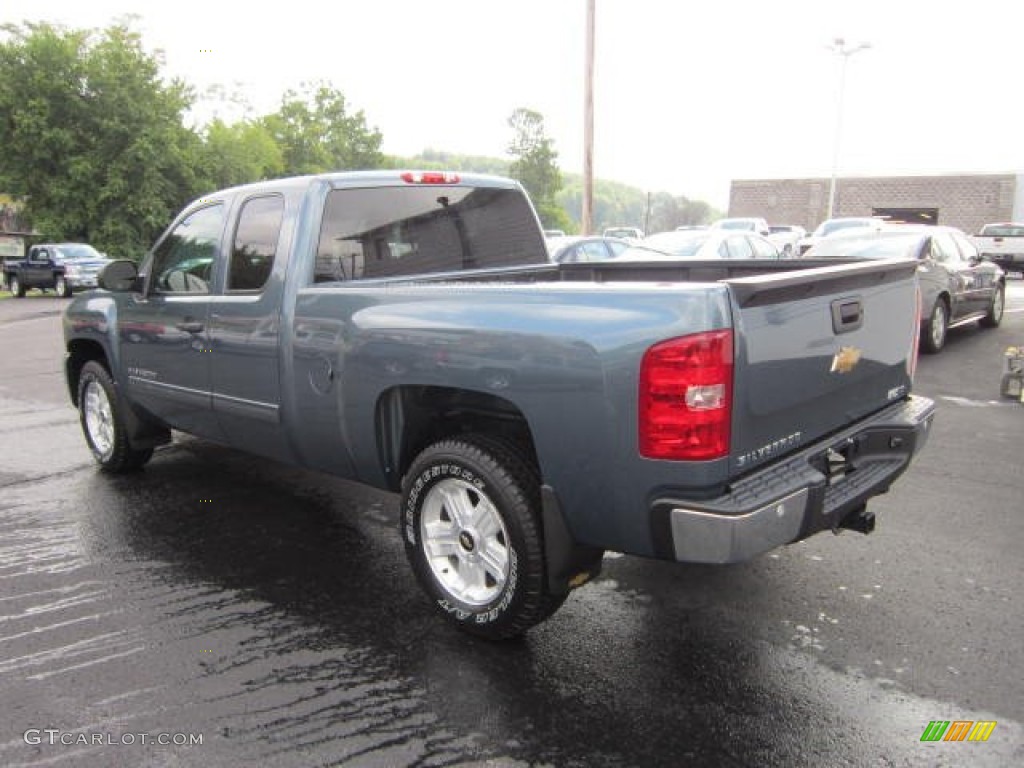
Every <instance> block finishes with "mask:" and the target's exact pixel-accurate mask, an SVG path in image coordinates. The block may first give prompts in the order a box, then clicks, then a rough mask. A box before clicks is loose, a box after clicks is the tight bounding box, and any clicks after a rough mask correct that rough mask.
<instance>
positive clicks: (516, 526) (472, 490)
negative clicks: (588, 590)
mask: <svg viewBox="0 0 1024 768" xmlns="http://www.w3.org/2000/svg"><path fill="white" fill-rule="evenodd" d="M539 486H540V484H539V481H538V479H537V474H536V471H535V470H534V469H533V467H532V466H531V465H530V464H529V463H528V462H527V461H526V460H525V459H524V458H523V457H522V455H521V454H520V453H519V451H517V450H516V449H515V448H514V447H512V446H511V445H509V444H507V443H504V442H500V441H497V440H491V439H489V438H486V437H483V436H479V435H466V436H460V437H457V438H452V439H449V440H443V441H441V442H438V443H435V444H434V445H431V446H430V447H428V448H427V449H426V450H424V451H423V452H422V453H421V454H420V455H419V456H418V457H417V458H416V460H415V461H414V462H413V464H412V467H411V468H410V469H409V472H408V474H407V475H406V476H405V480H404V481H403V484H402V535H403V538H404V539H405V549H406V555H407V556H408V558H409V562H410V563H411V564H412V567H413V570H414V571H415V573H416V577H417V579H418V580H419V582H420V584H421V586H422V587H423V588H424V590H425V591H426V592H427V594H428V595H430V597H431V599H432V600H433V602H434V604H435V605H436V606H437V607H438V608H439V609H440V610H441V612H442V613H443V614H444V615H445V616H446V617H447V618H448V619H449V620H450V621H452V622H454V623H455V624H456V625H457V626H458V627H459V628H460V629H463V630H465V631H467V632H470V633H472V634H474V635H479V636H482V637H486V638H489V639H492V640H500V639H505V638H510V637H515V636H517V635H520V634H522V633H523V632H525V631H526V630H527V629H529V628H530V627H532V626H533V625H535V624H538V623H539V622H541V621H543V620H544V619H546V618H547V617H548V616H550V615H551V614H552V613H554V612H555V611H556V610H557V609H558V607H559V606H560V605H561V604H562V602H564V600H565V597H566V596H565V595H558V594H552V593H550V591H549V590H548V588H547V582H546V579H545V572H546V563H545V559H544V545H543V541H542V537H541V526H540V487H539Z"/></svg>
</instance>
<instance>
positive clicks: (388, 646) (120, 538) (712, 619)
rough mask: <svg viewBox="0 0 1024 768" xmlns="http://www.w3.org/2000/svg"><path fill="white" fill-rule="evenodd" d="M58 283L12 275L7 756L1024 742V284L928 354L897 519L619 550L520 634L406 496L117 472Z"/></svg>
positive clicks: (865, 756)
mask: <svg viewBox="0 0 1024 768" xmlns="http://www.w3.org/2000/svg"><path fill="white" fill-rule="evenodd" d="M62 306H63V304H62V303H60V302H59V301H58V300H56V299H51V298H47V297H42V296H37V295H34V294H30V296H29V297H28V298H26V299H23V300H12V299H0V414H2V415H3V417H2V418H0V692H2V697H0V765H4V766H18V765H40V766H41V765H46V766H115V765H124V766H235V765H240V766H250V765H259V766H261V768H271V767H273V766H320V765H325V766H326V765H352V766H406V765H409V766H468V765H492V766H526V765H538V766H581V767H582V766H587V767H589V766H680V765H719V766H733V765H735V766H747V765H749V766H765V765H779V766H803V765H806V766H903V765H908V766H961V765H972V766H973V765H990V766H1009V765H1013V764H1018V765H1019V764H1024V730H1022V727H1021V723H1022V722H1024V682H1022V681H1024V674H1022V672H1021V669H1022V666H1024V664H1022V663H1024V631H1022V630H1024V612H1022V607H1021V598H1020V592H1021V584H1022V577H1024V554H1022V544H1024V405H1020V404H1016V403H1013V402H1010V401H1001V400H1000V399H999V395H998V386H999V373H1000V367H1001V355H1002V351H1003V350H1004V349H1005V348H1006V347H1007V346H1008V345H1010V344H1012V343H1016V344H1024V283H1022V282H1021V281H1020V280H1014V281H1012V282H1011V291H1010V294H1009V296H1008V308H1009V310H1011V311H1010V312H1008V314H1007V315H1006V319H1005V320H1004V323H1003V325H1002V327H1000V328H999V329H996V330H994V331H982V330H979V329H977V328H974V327H969V328H965V329H961V330H958V331H954V332H952V334H951V338H950V341H949V346H948V348H947V349H946V351H945V352H944V353H943V354H942V355H940V356H938V357H923V358H922V360H921V362H920V365H919V369H918V375H917V390H918V391H919V392H921V393H922V394H925V395H928V396H930V397H933V398H935V399H936V400H937V401H938V403H939V408H940V410H939V415H938V418H937V421H936V423H935V429H934V432H933V434H932V437H931V441H930V443H929V445H928V446H927V448H926V450H925V452H924V453H923V454H921V455H920V456H919V457H918V459H917V461H916V463H915V464H914V466H913V467H912V468H911V470H910V471H909V472H908V473H907V474H906V475H904V477H903V478H902V479H901V480H900V481H899V482H898V484H897V486H896V487H895V488H894V489H893V491H892V492H891V493H890V494H888V495H887V496H884V497H881V498H879V499H876V500H875V501H874V502H873V503H872V504H871V506H870V508H871V509H872V510H873V511H874V512H875V513H876V514H877V515H878V530H877V531H876V532H875V533H874V534H872V535H871V536H861V535H859V534H855V533H844V534H843V535H841V536H832V535H830V534H823V535H819V536H816V537H813V538H811V539H810V540H808V541H805V542H802V543H800V544H797V545H794V546H791V547H787V548H784V549H781V550H778V551H776V552H774V553H772V554H770V555H767V556H763V557H761V558H758V559H756V560H754V561H752V562H750V563H747V564H743V565H738V566H729V567H710V566H686V565H676V564H671V563H661V562H654V561H646V560H641V559H637V558H631V557H614V556H611V557H609V558H608V559H607V560H606V562H605V568H604V573H603V574H602V576H601V578H600V579H599V580H598V581H596V582H595V583H593V584H590V585H588V586H586V587H584V588H583V589H581V590H579V591H577V592H576V593H574V595H573V596H572V597H571V598H570V599H569V601H568V603H567V604H566V605H565V607H564V608H563V609H562V610H561V611H560V612H559V613H557V614H556V615H555V616H554V618H552V619H551V620H550V621H548V622H547V623H546V624H544V625H542V626H541V627H538V628H537V629H535V630H533V631H532V632H531V633H530V634H529V635H528V636H527V637H526V638H525V639H523V640H522V641H519V642H515V643H509V644H488V643H485V642H481V641H477V640H474V639H471V638H468V637H465V636H463V635H461V634H460V633H458V632H457V631H456V630H454V629H452V628H450V627H449V626H448V625H447V624H445V623H444V622H443V621H442V620H441V619H439V618H438V617H437V616H436V615H435V614H434V612H433V609H432V608H431V606H430V605H429V604H428V602H427V600H426V599H425V598H424V596H423V595H422V593H421V592H420V591H419V589H418V588H417V586H416V585H415V583H414V579H413V577H412V575H411V573H410V571H409V569H408V567H407V564H406V561H405V557H404V552H403V550H402V544H401V541H400V539H399V537H398V534H397V531H396V518H397V504H396V498H395V497H393V496H389V495H386V494H381V493H377V492H373V491H369V490H367V489H364V488H361V487H359V486H356V485H354V484H351V483H347V482H344V481H339V480H337V479H333V478H330V477H326V476H323V475H318V474H313V473H309V472H304V471H300V470H296V469H292V468H289V467H285V466H282V465H278V464H274V463H272V462H269V461H264V460H262V459H255V458H252V457H249V456H247V455H244V454H242V453H238V452H235V451H231V450H228V449H225V448H221V447H218V446H215V445H212V444H209V443H205V442H201V441H197V440H193V439H190V438H186V437H179V438H178V439H177V440H176V441H175V443H174V444H173V445H171V446H168V447H167V448H165V449H162V450H160V451H159V452H158V453H157V455H156V457H155V458H154V459H153V461H152V462H151V463H150V464H149V465H148V466H147V467H146V468H145V469H144V470H143V471H141V472H139V473H137V474H133V475H130V476H122V477H108V476H105V475H102V474H100V473H98V472H97V471H96V470H95V468H94V465H93V463H92V460H91V458H90V456H89V454H88V452H87V450H86V447H85V444H84V442H83V440H82V437H81V435H80V432H79V428H78V423H77V414H76V413H75V411H74V410H73V409H72V408H71V406H70V404H69V403H68V401H67V397H66V394H65V391H64V384H63V378H62V373H61V355H62V352H61V338H60V317H59V312H60V310H61V308H62ZM932 720H950V721H954V720H972V721H978V720H990V721H997V722H998V725H997V726H996V727H995V730H994V731H993V732H992V735H991V737H990V739H989V740H988V741H987V742H984V743H967V742H938V743H922V742H921V741H920V738H921V735H922V733H923V731H924V729H925V728H926V726H927V725H928V723H929V722H930V721H932ZM47 730H49V731H50V733H47ZM26 732H27V733H26ZM196 736H201V739H202V743H201V744H195V743H193V744H188V743H185V744H176V743H174V742H181V741H185V742H187V741H189V740H190V739H191V740H193V741H194V740H195V737H196ZM143 741H145V742H146V743H142V742H143ZM157 741H170V742H172V743H171V744H160V743H155V742H157ZM110 742H113V743H110Z"/></svg>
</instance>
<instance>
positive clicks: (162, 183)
mask: <svg viewBox="0 0 1024 768" xmlns="http://www.w3.org/2000/svg"><path fill="white" fill-rule="evenodd" d="M0 29H2V33H0V147H2V148H3V151H0V189H3V190H4V191H5V192H8V193H10V194H13V195H14V196H16V197H18V198H19V199H21V200H23V201H24V206H25V208H24V210H25V214H26V216H27V217H28V219H29V221H30V222H31V223H32V224H33V226H34V227H35V228H36V229H37V230H38V231H40V232H42V233H44V234H45V235H46V236H47V237H50V238H54V239H68V240H85V241H88V242H91V243H93V244H94V245H96V246H97V247H99V248H100V249H101V250H106V251H109V252H111V253H113V254H116V255H118V256H138V255H139V254H141V253H142V252H144V251H145V249H146V248H147V247H148V246H149V245H150V244H151V242H152V240H153V238H154V237H155V235H156V234H157V233H158V232H159V231H160V230H161V229H162V228H163V227H164V226H166V224H167V221H168V220H169V219H170V217H171V216H172V215H173V214H174V213H175V212H176V211H177V210H178V209H179V208H180V207H181V205H182V204H183V203H184V202H185V201H187V200H188V199H189V198H190V197H192V196H194V195H195V194H197V192H198V189H197V187H198V182H199V179H197V177H196V174H195V168H196V161H197V155H198V152H199V150H200V141H199V137H198V136H196V134H195V133H194V132H192V131H190V130H188V129H187V128H185V127H184V124H183V119H182V118H183V115H184V113H185V111H186V110H187V109H188V107H189V106H190V104H191V98H192V94H191V91H190V89H189V88H188V87H187V86H186V85H185V84H184V83H183V82H181V81H179V80H171V81H170V82H165V81H164V80H163V78H162V77H161V76H160V67H161V64H162V62H161V60H160V59H159V57H158V56H157V55H154V54H150V53H147V52H146V51H145V50H144V49H143V47H142V42H141V39H140V37H139V35H138V33H136V32H134V31H133V30H132V29H131V28H130V27H129V26H128V25H127V24H116V25H114V26H111V27H109V28H107V29H105V30H102V31H98V30H66V29H64V28H61V27H58V26H53V25H50V24H45V23H40V24H24V25H10V24H8V25H5V26H3V27H2V28H0Z"/></svg>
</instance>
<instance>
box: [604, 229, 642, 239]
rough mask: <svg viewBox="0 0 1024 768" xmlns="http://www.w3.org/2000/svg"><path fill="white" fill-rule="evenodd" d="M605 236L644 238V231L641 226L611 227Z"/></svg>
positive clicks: (605, 232)
mask: <svg viewBox="0 0 1024 768" xmlns="http://www.w3.org/2000/svg"><path fill="white" fill-rule="evenodd" d="M604 237H617V238H619V239H620V240H643V239H644V231H643V230H642V229H640V228H639V227H609V228H608V229H606V230H605V231H604Z"/></svg>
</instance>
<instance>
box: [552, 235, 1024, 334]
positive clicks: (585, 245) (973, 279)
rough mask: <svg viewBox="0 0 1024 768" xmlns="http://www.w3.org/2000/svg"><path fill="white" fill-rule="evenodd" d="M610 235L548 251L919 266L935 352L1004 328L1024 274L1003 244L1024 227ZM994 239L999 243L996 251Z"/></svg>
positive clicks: (572, 255)
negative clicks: (949, 342) (1009, 300)
mask: <svg viewBox="0 0 1024 768" xmlns="http://www.w3.org/2000/svg"><path fill="white" fill-rule="evenodd" d="M990 229H991V230H992V231H991V232H989V233H988V234H987V235H986V234H985V232H986V230H990ZM608 234H609V233H608V232H607V231H606V233H605V236H601V237H567V236H564V235H563V236H560V237H551V238H548V240H547V243H548V252H549V255H550V257H551V259H552V260H553V261H556V262H559V263H579V262H589V261H602V260H605V259H615V260H617V261H664V260H677V259H719V258H722V259H781V258H796V259H805V260H807V261H808V262H809V263H808V266H809V267H810V266H820V265H821V264H820V263H817V264H811V263H810V262H812V261H814V262H827V261H828V260H830V259H832V260H836V259H842V260H850V259H891V258H908V259H914V260H917V261H919V262H920V267H919V268H918V275H919V279H920V285H921V311H922V318H921V346H922V349H923V350H924V351H926V352H932V353H934V352H939V351H940V350H941V349H942V348H943V347H944V346H945V344H946V336H947V333H948V331H949V329H950V328H953V327H955V326H958V325H963V324H966V323H973V322H978V323H980V324H981V325H982V326H984V327H995V326H997V325H999V324H1000V322H1001V321H1002V318H1003V309H1004V304H1005V298H1006V274H1007V271H1008V270H1014V271H1016V270H1021V269H1024V247H1019V246H1015V245H1008V246H1007V245H1003V244H1004V243H1005V242H1006V241H1007V240H1008V239H1010V238H1012V237H1018V238H1019V239H1018V241H1017V242H1018V243H1020V244H1021V245H1022V246H1024V225H1019V224H994V225H989V227H986V228H985V229H983V230H982V235H979V236H978V238H984V237H987V238H989V241H991V244H989V243H988V241H977V242H976V240H977V238H976V239H972V238H970V237H968V236H967V235H966V234H965V233H964V232H962V231H961V230H959V229H956V228H954V227H946V226H933V225H918V224H902V223H893V222H889V221H886V220H883V219H879V218H874V217H844V218H836V219H829V220H827V221H825V222H822V224H821V225H819V226H818V227H817V228H816V229H815V230H814V231H813V232H811V233H810V234H808V233H807V232H806V230H804V229H803V228H802V227H798V226H789V225H780V226H777V227H772V226H769V225H768V223H767V222H766V221H765V220H764V219H762V218H754V217H745V218H730V219H720V220H719V221H716V222H715V223H713V224H711V225H709V226H706V227H703V226H699V227H681V228H679V229H677V230H675V231H671V232H659V233H657V234H653V235H649V236H647V237H630V238H618V237H609V236H607V235H608ZM640 234H641V235H642V233H640ZM996 237H998V238H1000V240H999V244H998V247H997V245H996V241H995V238H996ZM979 245H980V246H981V248H982V249H983V250H979ZM986 247H987V250H985V249H986ZM1017 251H1021V252H1022V253H1020V254H1018V253H1017ZM1004 267H1006V269H1004Z"/></svg>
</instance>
